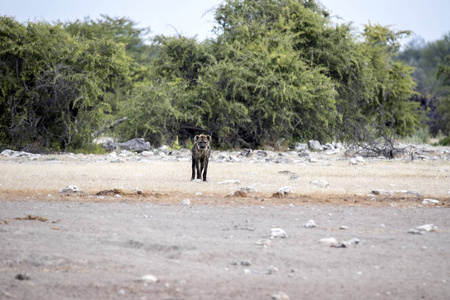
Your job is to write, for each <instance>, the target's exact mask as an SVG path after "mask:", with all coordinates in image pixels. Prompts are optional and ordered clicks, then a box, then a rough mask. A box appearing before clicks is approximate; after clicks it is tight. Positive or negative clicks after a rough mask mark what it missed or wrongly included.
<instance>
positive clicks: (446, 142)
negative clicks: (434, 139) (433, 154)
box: [438, 136, 450, 146]
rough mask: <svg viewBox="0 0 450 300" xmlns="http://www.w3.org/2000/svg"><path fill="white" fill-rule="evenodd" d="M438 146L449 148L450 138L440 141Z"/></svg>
mask: <svg viewBox="0 0 450 300" xmlns="http://www.w3.org/2000/svg"><path fill="white" fill-rule="evenodd" d="M438 144H439V145H441V146H450V136H448V137H446V138H443V139H440V140H439V142H438Z"/></svg>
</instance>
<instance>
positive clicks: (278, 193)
mask: <svg viewBox="0 0 450 300" xmlns="http://www.w3.org/2000/svg"><path fill="white" fill-rule="evenodd" d="M290 193H292V188H291V187H290V186H283V187H280V188H279V189H278V190H277V191H276V193H275V194H273V195H272V196H273V197H278V198H282V197H285V196H286V195H287V194H290Z"/></svg>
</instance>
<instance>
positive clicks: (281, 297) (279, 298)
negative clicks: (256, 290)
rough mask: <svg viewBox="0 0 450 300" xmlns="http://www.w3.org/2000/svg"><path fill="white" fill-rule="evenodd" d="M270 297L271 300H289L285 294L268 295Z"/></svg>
mask: <svg viewBox="0 0 450 300" xmlns="http://www.w3.org/2000/svg"><path fill="white" fill-rule="evenodd" d="M270 296H271V297H272V300H289V299H290V298H289V296H288V294H286V293H285V292H278V293H276V294H272V295H270Z"/></svg>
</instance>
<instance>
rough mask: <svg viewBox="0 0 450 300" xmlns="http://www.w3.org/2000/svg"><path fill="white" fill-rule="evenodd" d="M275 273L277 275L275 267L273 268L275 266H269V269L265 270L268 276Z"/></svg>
mask: <svg viewBox="0 0 450 300" xmlns="http://www.w3.org/2000/svg"><path fill="white" fill-rule="evenodd" d="M275 273H278V268H277V267H275V266H269V267H268V268H267V274H268V275H271V274H275Z"/></svg>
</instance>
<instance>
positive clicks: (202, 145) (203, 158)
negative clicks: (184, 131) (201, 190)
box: [191, 134, 211, 181]
mask: <svg viewBox="0 0 450 300" xmlns="http://www.w3.org/2000/svg"><path fill="white" fill-rule="evenodd" d="M194 142H195V144H194V146H193V147H192V178H191V180H194V179H195V170H196V169H197V179H203V181H206V172H207V170H208V162H209V156H210V154H211V147H210V145H209V143H210V142H211V136H209V135H204V134H200V135H196V136H195V137H194ZM202 173H203V178H202Z"/></svg>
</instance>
